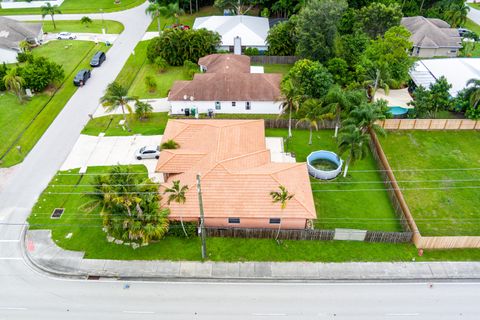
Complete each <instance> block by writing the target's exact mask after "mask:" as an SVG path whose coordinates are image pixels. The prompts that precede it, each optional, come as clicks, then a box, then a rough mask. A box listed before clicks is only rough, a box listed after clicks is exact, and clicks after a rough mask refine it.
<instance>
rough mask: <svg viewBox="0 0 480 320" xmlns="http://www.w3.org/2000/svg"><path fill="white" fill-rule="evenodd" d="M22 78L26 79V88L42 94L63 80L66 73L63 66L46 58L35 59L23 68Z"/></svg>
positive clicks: (21, 71)
mask: <svg viewBox="0 0 480 320" xmlns="http://www.w3.org/2000/svg"><path fill="white" fill-rule="evenodd" d="M20 76H21V77H22V78H24V79H25V87H26V88H31V89H33V90H35V91H37V92H40V91H43V90H44V89H45V88H46V87H47V86H48V85H50V84H53V83H55V82H59V81H61V80H63V78H64V77H65V72H64V71H63V68H62V66H61V65H59V64H58V63H55V62H53V61H51V60H50V59H48V58H46V57H33V59H32V61H28V62H27V64H26V65H25V66H23V67H22V68H21V70H20Z"/></svg>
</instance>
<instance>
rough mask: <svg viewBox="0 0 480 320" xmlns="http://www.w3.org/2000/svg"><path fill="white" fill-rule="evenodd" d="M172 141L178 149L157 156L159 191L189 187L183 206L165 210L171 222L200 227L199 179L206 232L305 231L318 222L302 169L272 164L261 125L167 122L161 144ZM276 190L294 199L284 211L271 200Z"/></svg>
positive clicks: (298, 165) (255, 122) (297, 165)
mask: <svg viewBox="0 0 480 320" xmlns="http://www.w3.org/2000/svg"><path fill="white" fill-rule="evenodd" d="M170 139H172V140H174V141H175V142H177V143H178V144H179V145H180V148H178V149H172V150H162V151H161V152H160V159H159V161H158V164H157V168H156V172H159V173H163V175H164V179H165V183H163V184H162V186H161V188H160V190H161V191H162V192H163V190H164V189H165V187H169V186H171V184H172V181H175V180H180V183H181V185H187V186H188V187H189V189H188V192H187V193H186V202H185V203H183V204H178V203H174V202H172V203H171V204H170V205H169V207H170V219H171V220H180V218H182V219H183V220H184V221H198V219H199V212H200V209H199V202H198V194H197V188H196V175H197V173H200V175H201V189H202V199H203V208H204V215H205V224H206V226H212V227H247V228H278V227H279V224H280V223H281V227H282V228H283V229H304V228H306V227H307V226H308V225H309V224H308V221H309V220H312V219H316V213H315V205H314V201H313V196H312V189H311V186H310V178H309V176H308V171H307V166H306V164H305V163H273V162H271V159H270V151H269V150H268V149H267V148H266V142H265V129H264V120H170V121H168V123H167V127H166V128H165V133H164V135H163V138H162V143H163V142H165V141H168V140H170ZM280 185H283V186H285V187H286V189H287V190H288V192H289V193H291V194H294V197H293V198H292V199H291V200H290V201H288V203H287V207H286V208H285V209H284V210H282V209H281V207H280V204H279V203H273V202H272V198H271V196H270V192H271V191H277V190H278V189H279V186H280ZM166 198H167V197H166V196H165V197H163V200H162V201H163V202H165V201H166Z"/></svg>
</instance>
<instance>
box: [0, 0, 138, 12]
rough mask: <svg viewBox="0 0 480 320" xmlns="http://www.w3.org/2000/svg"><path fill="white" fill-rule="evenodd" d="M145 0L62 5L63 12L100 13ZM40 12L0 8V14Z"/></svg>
mask: <svg viewBox="0 0 480 320" xmlns="http://www.w3.org/2000/svg"><path fill="white" fill-rule="evenodd" d="M143 2H145V0H121V2H120V3H119V4H115V3H114V1H113V0H95V1H92V0H89V1H86V0H65V1H64V2H63V3H62V5H61V6H60V10H61V11H62V13H96V12H97V13H98V12H102V10H103V12H113V11H120V10H126V9H130V8H133V7H136V6H139V5H141V4H142V3H143ZM17 14H40V8H25V9H0V15H17Z"/></svg>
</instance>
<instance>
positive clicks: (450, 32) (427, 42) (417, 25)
mask: <svg viewBox="0 0 480 320" xmlns="http://www.w3.org/2000/svg"><path fill="white" fill-rule="evenodd" d="M401 24H402V25H403V26H404V27H405V28H407V29H408V31H410V33H411V34H412V36H411V37H410V41H412V42H413V45H414V46H415V47H420V48H434V49H436V48H461V47H462V45H461V42H462V39H461V37H460V35H459V34H458V30H456V29H453V28H450V25H449V24H448V23H446V22H445V21H443V20H440V19H430V18H425V17H421V16H417V17H405V18H402V22H401Z"/></svg>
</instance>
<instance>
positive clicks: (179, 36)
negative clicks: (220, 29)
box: [147, 29, 220, 66]
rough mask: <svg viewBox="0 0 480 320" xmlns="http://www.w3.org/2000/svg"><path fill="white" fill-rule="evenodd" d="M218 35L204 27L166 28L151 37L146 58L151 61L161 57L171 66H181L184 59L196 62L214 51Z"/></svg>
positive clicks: (218, 43) (218, 40) (218, 42)
mask: <svg viewBox="0 0 480 320" xmlns="http://www.w3.org/2000/svg"><path fill="white" fill-rule="evenodd" d="M219 45H220V35H219V34H218V33H217V32H212V31H209V30H206V29H198V30H194V29H190V30H178V29H167V30H164V31H163V33H162V35H161V36H159V37H156V38H153V39H152V40H151V41H150V43H149V44H148V47H147V58H148V60H149V61H150V62H151V63H153V62H154V61H155V59H156V58H157V57H162V58H163V59H165V60H166V61H167V63H168V64H169V65H171V66H181V65H182V64H183V62H184V61H185V60H189V61H192V62H197V61H198V59H200V58H201V57H203V56H206V55H209V54H212V53H215V51H216V48H217V47H218V46H219Z"/></svg>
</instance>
